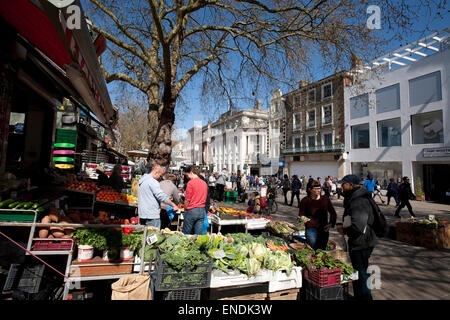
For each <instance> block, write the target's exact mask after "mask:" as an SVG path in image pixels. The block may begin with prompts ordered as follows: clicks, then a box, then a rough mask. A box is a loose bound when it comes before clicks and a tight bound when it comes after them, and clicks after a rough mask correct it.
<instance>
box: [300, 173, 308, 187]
mask: <svg viewBox="0 0 450 320" xmlns="http://www.w3.org/2000/svg"><path fill="white" fill-rule="evenodd" d="M300 181H301V182H302V190H304V189H305V188H306V184H307V183H308V181H307V180H306V175H305V174H304V175H302V178H301V180H300Z"/></svg>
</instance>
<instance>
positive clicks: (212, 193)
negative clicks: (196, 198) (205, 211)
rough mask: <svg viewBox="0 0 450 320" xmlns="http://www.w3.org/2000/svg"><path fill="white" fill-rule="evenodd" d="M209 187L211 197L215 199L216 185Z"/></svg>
mask: <svg viewBox="0 0 450 320" xmlns="http://www.w3.org/2000/svg"><path fill="white" fill-rule="evenodd" d="M208 188H209V194H210V196H211V199H214V200H215V199H216V197H215V194H214V190H215V189H216V187H212V186H209V187H208Z"/></svg>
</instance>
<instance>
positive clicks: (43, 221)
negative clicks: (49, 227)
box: [41, 216, 51, 223]
mask: <svg viewBox="0 0 450 320" xmlns="http://www.w3.org/2000/svg"><path fill="white" fill-rule="evenodd" d="M50 222H51V219H50V217H49V216H45V217H43V218H42V220H41V223H50Z"/></svg>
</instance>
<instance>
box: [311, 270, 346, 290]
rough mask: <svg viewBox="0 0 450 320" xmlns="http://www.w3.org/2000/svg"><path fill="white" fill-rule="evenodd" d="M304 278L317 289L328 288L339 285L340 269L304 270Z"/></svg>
mask: <svg viewBox="0 0 450 320" xmlns="http://www.w3.org/2000/svg"><path fill="white" fill-rule="evenodd" d="M304 277H305V278H306V279H307V280H309V281H310V282H312V283H314V284H316V285H318V286H319V287H321V288H323V287H329V286H334V285H337V284H340V283H341V268H336V269H320V270H308V269H306V270H304Z"/></svg>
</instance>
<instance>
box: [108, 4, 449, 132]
mask: <svg viewBox="0 0 450 320" xmlns="http://www.w3.org/2000/svg"><path fill="white" fill-rule="evenodd" d="M376 2H377V1H374V4H376ZM410 3H412V4H420V3H422V1H420V0H410ZM440 12H441V17H442V19H434V20H432V21H428V19H426V17H425V15H424V16H423V17H422V18H420V19H418V20H417V21H416V23H415V25H414V31H413V30H412V31H411V32H409V33H408V34H403V41H402V42H399V41H398V40H396V41H390V42H389V43H387V44H386V45H385V46H384V47H383V48H380V52H383V54H385V53H389V52H390V51H393V50H395V49H397V48H399V47H400V46H402V45H406V44H408V43H411V42H415V41H417V40H419V39H421V38H423V37H424V36H428V35H429V34H431V33H433V31H436V30H442V29H445V28H448V27H450V13H449V8H448V7H447V8H445V9H443V10H440ZM381 14H382V19H381V29H380V30H374V31H373V32H377V33H379V34H380V36H382V37H386V38H391V37H392V36H393V34H392V32H390V31H389V30H388V27H387V26H386V25H384V24H383V13H381ZM367 16H369V15H367ZM427 27H428V28H427ZM427 29H429V30H427ZM384 34H385V35H384ZM320 59H321V57H320V56H317V57H314V56H313V57H311V61H312V71H313V75H314V78H313V79H312V80H314V81H316V80H320V79H322V78H324V77H327V76H329V75H330V72H328V71H324V70H323V69H322V67H321V60H320ZM250 82H251V80H250V79H249V83H250ZM116 86H117V84H116V83H111V84H108V89H109V91H110V95H111V99H112V101H113V103H115V102H117V95H116V94H114V93H115V92H117V90H116V88H117V87H116ZM279 86H280V88H281V90H282V91H283V93H287V92H289V90H287V87H284V86H283V85H281V84H280V85H279ZM200 88H201V79H199V78H195V77H194V78H193V81H191V82H190V83H189V84H188V85H187V87H186V88H185V89H184V90H183V100H184V102H183V104H184V105H186V106H187V108H188V109H187V110H188V111H187V112H186V111H184V112H180V110H181V109H182V108H180V107H177V108H176V121H175V124H176V127H177V128H185V129H189V128H191V127H193V125H194V121H198V120H200V121H203V124H205V123H206V122H207V120H208V118H211V115H204V114H203V113H202V109H201V107H200V106H201V103H202V102H201V99H200V98H201V97H200V95H201V90H200ZM273 89H275V88H267V90H266V91H265V92H261V91H260V92H258V94H257V96H256V98H257V99H259V100H261V101H262V102H263V109H267V104H268V102H269V101H270V90H273ZM245 92H246V95H247V98H249V100H238V101H237V105H238V106H239V108H240V109H249V108H252V107H253V102H251V99H254V98H255V97H253V96H252V95H251V89H249V88H247V90H245ZM247 92H248V94H247ZM184 110H185V109H184ZM220 111H221V112H224V111H226V109H221V110H220ZM216 119H217V117H213V118H212V119H211V120H213V121H214V120H216Z"/></svg>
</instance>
